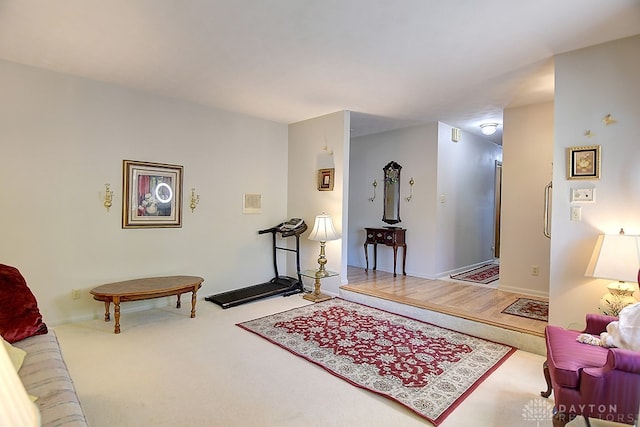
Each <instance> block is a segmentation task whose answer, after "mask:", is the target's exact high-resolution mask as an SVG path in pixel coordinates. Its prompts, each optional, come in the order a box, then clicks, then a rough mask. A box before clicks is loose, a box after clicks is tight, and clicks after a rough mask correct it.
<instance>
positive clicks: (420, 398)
mask: <svg viewBox="0 0 640 427" xmlns="http://www.w3.org/2000/svg"><path fill="white" fill-rule="evenodd" d="M238 326H240V327H241V328H244V329H246V330H248V331H251V332H254V333H256V334H258V335H259V336H261V337H263V338H265V339H267V340H269V341H271V342H272V343H274V344H277V345H279V346H280V347H282V348H284V349H286V350H289V351H290V352H291V353H293V354H295V355H297V356H300V357H303V358H305V359H307V360H308V361H310V362H313V363H315V364H317V365H319V366H321V367H323V368H324V369H326V370H327V371H329V372H330V373H332V374H333V375H335V376H337V377H339V378H342V379H344V380H346V381H348V382H349V383H351V384H353V385H355V386H357V387H361V388H363V389H367V390H370V391H372V392H374V393H378V394H380V395H382V396H385V397H388V398H390V399H392V400H395V401H397V402H399V403H400V404H402V405H404V406H406V407H407V408H409V409H411V410H413V411H414V412H416V413H417V414H418V415H420V416H422V417H424V418H426V419H427V420H429V421H431V422H432V423H433V424H435V425H438V424H440V423H441V422H442V421H443V420H444V419H445V418H446V417H447V415H449V414H450V413H451V411H453V410H454V409H455V408H456V407H457V406H458V405H459V404H460V402H462V400H464V398H465V397H467V396H468V395H469V394H470V393H471V392H472V391H473V390H474V389H475V388H476V387H477V386H478V385H479V384H480V383H481V382H482V381H483V380H484V379H485V378H487V377H488V376H489V375H490V374H491V373H492V372H493V371H494V370H495V369H497V368H498V366H500V364H502V362H504V361H505V360H506V359H507V358H508V357H509V356H510V355H511V354H512V353H513V352H514V351H515V349H514V348H512V347H509V346H506V345H503V344H498V343H494V342H491V341H486V340H483V339H480V338H476V337H472V336H469V335H465V334H462V333H459V332H455V331H452V330H449V329H444V328H440V327H438V326H435V325H431V324H428V323H424V322H420V321H418V320H414V319H410V318H407V317H403V316H400V315H397V314H393V313H389V312H385V311H382V310H378V309H375V308H371V307H367V306H364V305H361V304H356V303H352V302H349V301H345V300H342V299H339V298H334V299H331V300H328V301H325V302H321V303H316V304H311V305H307V306H304V307H300V308H296V309H293V310H289V311H285V312H283V313H278V314H274V315H271V316H267V317H263V318H260V319H256V320H251V321H248V322H244V323H239V324H238Z"/></svg>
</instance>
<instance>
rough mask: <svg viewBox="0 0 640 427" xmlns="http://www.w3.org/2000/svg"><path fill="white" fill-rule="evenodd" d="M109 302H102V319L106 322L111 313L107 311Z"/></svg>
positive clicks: (109, 318)
mask: <svg viewBox="0 0 640 427" xmlns="http://www.w3.org/2000/svg"><path fill="white" fill-rule="evenodd" d="M110 305H111V303H110V302H109V301H105V302H104V321H105V322H108V321H109V320H111V314H110V313H109V306H110Z"/></svg>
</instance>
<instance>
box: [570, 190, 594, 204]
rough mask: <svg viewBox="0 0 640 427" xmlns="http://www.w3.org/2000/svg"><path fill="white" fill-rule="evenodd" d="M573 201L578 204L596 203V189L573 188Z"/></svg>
mask: <svg viewBox="0 0 640 427" xmlns="http://www.w3.org/2000/svg"><path fill="white" fill-rule="evenodd" d="M571 201H572V202H576V203H595V201H596V189H595V188H572V189H571Z"/></svg>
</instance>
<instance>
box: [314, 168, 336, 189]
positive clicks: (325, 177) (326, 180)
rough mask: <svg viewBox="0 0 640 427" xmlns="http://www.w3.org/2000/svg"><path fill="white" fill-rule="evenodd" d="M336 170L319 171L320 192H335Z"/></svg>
mask: <svg viewBox="0 0 640 427" xmlns="http://www.w3.org/2000/svg"><path fill="white" fill-rule="evenodd" d="M334 171H335V169H334V168H330V169H319V170H318V191H333V176H334Z"/></svg>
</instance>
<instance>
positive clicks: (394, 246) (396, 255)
mask: <svg viewBox="0 0 640 427" xmlns="http://www.w3.org/2000/svg"><path fill="white" fill-rule="evenodd" d="M397 262H398V246H397V245H393V277H396V264H397Z"/></svg>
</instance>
